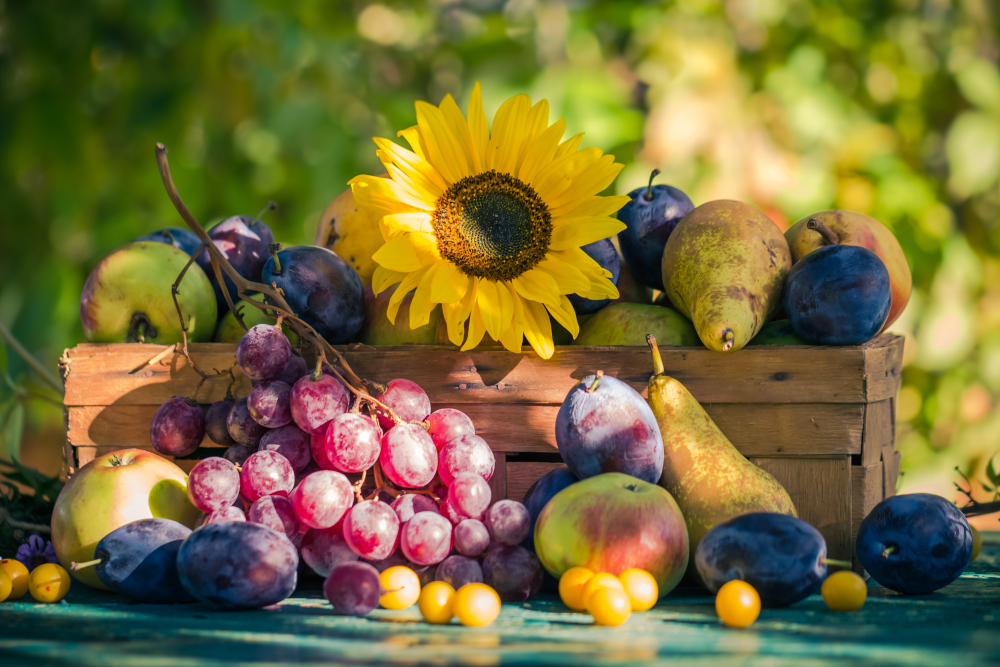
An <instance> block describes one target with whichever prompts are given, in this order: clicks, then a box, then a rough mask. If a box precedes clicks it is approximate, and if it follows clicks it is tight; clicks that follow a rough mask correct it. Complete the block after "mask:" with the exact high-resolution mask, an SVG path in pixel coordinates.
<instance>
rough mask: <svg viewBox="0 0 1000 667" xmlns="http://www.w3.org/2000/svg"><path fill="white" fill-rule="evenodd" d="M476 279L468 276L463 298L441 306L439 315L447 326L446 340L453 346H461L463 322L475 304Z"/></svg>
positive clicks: (463, 333)
mask: <svg viewBox="0 0 1000 667" xmlns="http://www.w3.org/2000/svg"><path fill="white" fill-rule="evenodd" d="M478 282H479V279H478V278H473V277H472V276H469V277H468V279H467V281H466V290H465V296H464V297H462V300H461V301H459V302H458V303H445V304H442V305H441V314H442V315H443V316H444V321H445V324H447V325H448V340H450V341H451V342H452V344H454V345H461V344H462V341H463V340H465V321H466V320H467V319H469V316H470V314H471V313H472V306H473V305H474V304H475V302H476V286H477V284H478Z"/></svg>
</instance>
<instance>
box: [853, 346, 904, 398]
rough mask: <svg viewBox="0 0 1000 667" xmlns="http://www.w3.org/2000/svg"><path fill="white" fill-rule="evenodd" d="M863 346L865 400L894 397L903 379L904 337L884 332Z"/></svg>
mask: <svg viewBox="0 0 1000 667" xmlns="http://www.w3.org/2000/svg"><path fill="white" fill-rule="evenodd" d="M883 343H885V344H883ZM862 347H863V349H864V351H865V400H866V401H867V402H870V403H874V402H876V401H884V400H885V399H887V398H894V397H895V396H896V394H897V393H898V392H899V383H900V380H901V379H902V371H903V338H902V337H900V336H895V337H891V336H888V334H883V335H882V336H879V337H878V338H875V339H874V340H871V341H869V342H868V343H865V345H864V346H862Z"/></svg>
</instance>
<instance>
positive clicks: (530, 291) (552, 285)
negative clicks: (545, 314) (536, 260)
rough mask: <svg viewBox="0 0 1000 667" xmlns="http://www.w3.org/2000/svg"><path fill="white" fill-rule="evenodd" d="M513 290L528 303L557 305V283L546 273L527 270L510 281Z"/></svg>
mask: <svg viewBox="0 0 1000 667" xmlns="http://www.w3.org/2000/svg"><path fill="white" fill-rule="evenodd" d="M511 282H512V283H513V284H514V289H515V290H517V293H518V294H520V295H521V296H522V297H524V298H525V299H528V300H529V301H540V302H542V303H551V304H552V305H553V306H554V305H556V304H558V303H559V283H558V282H556V279H555V278H553V277H552V275H551V274H550V273H548V272H547V271H543V270H541V269H529V270H527V271H525V272H524V273H522V274H521V275H519V276H518V277H516V278H514V280H513V281H511Z"/></svg>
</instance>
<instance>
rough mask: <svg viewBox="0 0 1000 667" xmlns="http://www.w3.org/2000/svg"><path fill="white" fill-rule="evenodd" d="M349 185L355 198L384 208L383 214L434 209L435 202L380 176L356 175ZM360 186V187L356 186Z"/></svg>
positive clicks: (359, 201) (375, 206)
mask: <svg viewBox="0 0 1000 667" xmlns="http://www.w3.org/2000/svg"><path fill="white" fill-rule="evenodd" d="M348 185H350V186H351V191H352V192H353V193H354V198H355V200H356V201H358V203H359V204H360V203H361V202H362V200H365V201H366V202H367V203H368V205H369V206H372V207H374V208H384V210H385V212H384V213H383V214H382V215H388V214H390V213H404V212H406V211H408V210H416V211H433V210H434V202H433V201H430V202H428V201H425V200H423V199H419V198H417V197H413V196H412V195H410V194H409V193H408V192H407V191H406V190H405V188H403V186H401V185H400V184H399V183H396V182H395V181H392V180H390V179H388V178H382V177H380V176H355V177H354V178H352V179H351V180H350V181H348ZM356 186H359V187H356Z"/></svg>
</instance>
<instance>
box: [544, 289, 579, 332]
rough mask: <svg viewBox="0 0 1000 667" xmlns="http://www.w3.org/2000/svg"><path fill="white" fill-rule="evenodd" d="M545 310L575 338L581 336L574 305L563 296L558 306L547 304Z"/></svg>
mask: <svg viewBox="0 0 1000 667" xmlns="http://www.w3.org/2000/svg"><path fill="white" fill-rule="evenodd" d="M545 309H546V310H547V311H549V314H550V315H552V319H554V320H555V321H556V322H558V323H559V324H561V325H563V327H564V328H565V329H566V331H568V332H569V333H570V334H571V335H572V336H573V338H576V337H577V336H578V335H579V333H580V323H579V322H578V321H577V319H576V311H575V310H574V309H573V304H572V303H570V302H569V299H567V298H566V297H565V296H561V297H559V305H558V306H549V305H547V304H546V306H545Z"/></svg>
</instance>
